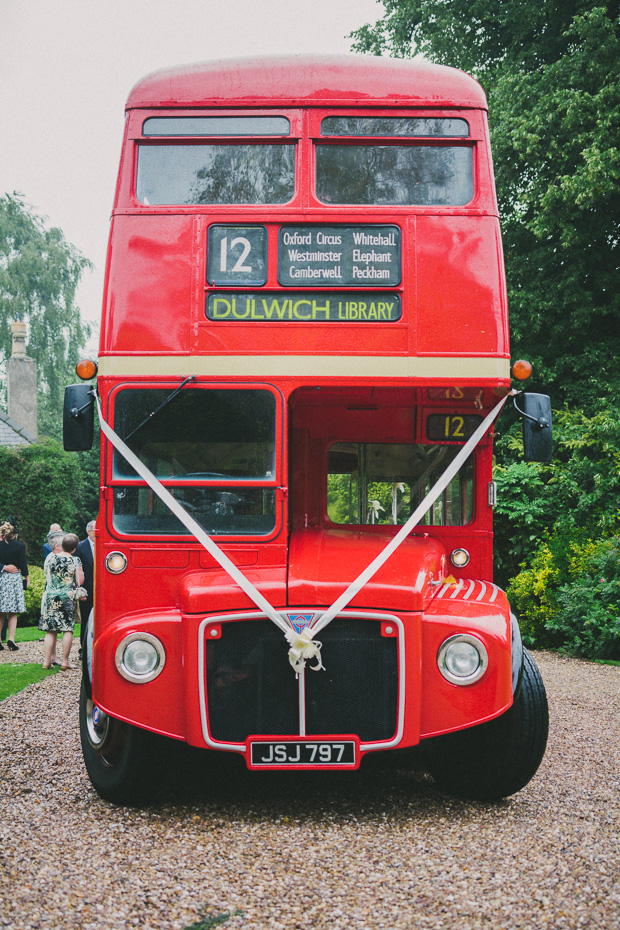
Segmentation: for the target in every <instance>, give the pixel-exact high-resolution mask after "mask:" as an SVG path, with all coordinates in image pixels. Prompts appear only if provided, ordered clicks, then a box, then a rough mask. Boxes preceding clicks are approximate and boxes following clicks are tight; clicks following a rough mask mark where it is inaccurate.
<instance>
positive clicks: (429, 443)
mask: <svg viewBox="0 0 620 930" xmlns="http://www.w3.org/2000/svg"><path fill="white" fill-rule="evenodd" d="M509 365H510V362H509V347H508V319H507V308H506V294H505V281H504V269H503V259H502V246H501V237H500V225H499V217H498V211H497V203H496V197H495V190H494V181H493V170H492V163H491V152H490V147H489V134H488V124H487V104H486V99H485V95H484V93H483V91H482V89H481V88H480V86H479V85H478V84H477V83H476V82H475V81H474V80H473V79H472V78H471V77H469V76H468V75H466V74H463V73H462V72H459V71H456V70H454V69H451V68H446V67H441V66H437V65H432V64H429V63H428V62H421V61H413V62H406V61H392V60H385V59H379V58H357V57H353V56H351V57H343V58H337V57H324V58H306V57H293V58H258V59H254V60H247V59H244V60H238V61H235V60H231V61H219V62H211V63H206V64H200V65H194V66H191V67H187V68H178V69H171V70H166V71H162V72H157V73H155V74H153V75H151V76H149V77H147V78H145V79H144V80H143V81H141V82H140V83H139V84H137V86H136V87H135V88H134V89H133V90H132V92H131V94H130V96H129V100H128V103H127V117H126V129H125V137H124V141H123V149H122V157H121V164H120V173H119V178H118V185H117V190H116V197H115V202H114V209H113V214H112V223H111V233H110V244H109V254H108V262H107V270H106V284H105V293H104V301H103V318H102V327H101V344H100V352H99V361H98V366H99V367H98V379H97V388H96V394H97V397H96V398H95V396H94V395H95V391H94V390H93V388H92V385H89V384H82V385H75V386H71V387H70V388H69V389H68V393H67V399H66V404H65V424H66V434H65V442H66V447H67V448H71V449H79V448H84V447H86V446H87V445H88V443H89V442H90V439H89V437H88V434H89V431H91V430H92V411H93V403H94V401H95V399H96V401H97V403H98V404H100V408H99V411H100V419H101V426H102V429H103V431H104V436H103V437H102V454H101V505H100V512H99V517H98V520H97V529H96V591H95V607H94V612H93V614H91V617H90V619H89V635H88V637H87V641H86V648H85V650H84V656H85V662H84V676H83V686H82V695H81V707H80V722H81V734H82V747H83V752H84V758H85V763H86V767H87V769H88V772H89V775H90V778H91V780H92V782H93V784H94V786H95V788H96V789H97V791H98V792H99V793H100V794H101V795H102V796H103V797H104V798H107V799H110V800H112V801H127V800H139V798H140V797H141V796H142V794H143V792H144V791H145V790H146V788H147V787H148V785H149V783H150V782H152V781H153V779H156V778H157V771H158V760H159V757H160V756H161V753H162V749H161V746H162V743H161V740H160V739H156V738H155V737H154V734H159V735H160V736H162V735H163V736H165V737H169V738H170V739H172V740H180V741H184V742H186V743H188V744H190V745H191V746H194V747H202V748H204V749H210V750H220V751H222V752H228V753H235V754H238V755H241V756H243V757H244V759H245V761H246V764H247V766H248V767H249V768H251V769H257V770H271V769H282V768H284V769H300V770H301V769H351V770H354V769H357V768H358V766H359V765H360V763H361V762H362V760H363V758H364V756H365V755H366V754H367V753H373V752H378V751H388V750H390V749H396V748H405V747H415V746H418V745H420V744H423V745H424V746H425V747H426V749H427V752H426V753H425V758H427V760H428V762H427V764H428V767H429V769H430V771H431V773H432V775H433V776H434V777H435V779H436V780H437V781H438V783H439V784H440V785H441V786H442V787H443V788H445V789H448V790H450V791H453V792H455V793H458V794H462V795H465V796H469V797H475V798H486V799H491V798H498V797H503V796H505V795H508V794H511V793H513V792H515V791H517V790H519V789H520V788H521V787H522V786H523V785H525V784H526V783H527V782H528V781H529V779H530V778H531V777H532V776H533V774H534V773H535V771H536V769H537V767H538V765H539V763H540V760H541V758H542V755H543V752H544V748H545V743H546V736H547V708H546V699H545V694H544V688H543V685H542V682H541V680H540V676H539V674H538V672H537V669H536V667H535V665H534V663H533V662H532V660H531V658H530V657H529V655H528V654H527V653H526V652H525V651H524V650H523V648H522V645H521V638H520V635H519V629H518V624H517V622H516V620H515V618H514V616H512V615H511V611H510V607H509V604H508V602H507V599H506V596H505V594H504V592H503V591H501V590H500V589H499V588H498V587H497V586H496V585H495V584H494V583H493V578H492V554H493V528H492V511H493V503H494V485H493V481H492V470H491V466H492V432H493V422H494V420H495V418H496V417H497V415H498V414H499V412H500V410H501V407H502V404H503V403H504V402H505V400H506V398H507V396H508V394H509V392H510V391H511V380H510V368H509ZM92 370H94V367H93V368H92V369H91V371H92ZM85 373H86V374H88V371H86V372H85ZM547 401H548V399H546V398H544V397H543V396H542V395H534V394H522V395H521V400H519V409H520V410H521V411H523V412H524V417H525V418H524V436H525V440H526V447H527V448H526V454H527V455H528V456H529V457H530V458H536V457H539V458H545V457H547V455H548V454H549V437H550V433H551V430H550V414H549V410H548V402H547Z"/></svg>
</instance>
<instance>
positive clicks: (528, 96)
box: [353, 0, 620, 410]
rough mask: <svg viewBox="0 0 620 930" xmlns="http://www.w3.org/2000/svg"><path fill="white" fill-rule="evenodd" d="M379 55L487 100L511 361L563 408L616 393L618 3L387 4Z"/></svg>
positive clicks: (365, 36) (377, 40)
mask: <svg viewBox="0 0 620 930" xmlns="http://www.w3.org/2000/svg"><path fill="white" fill-rule="evenodd" d="M383 5H384V7H385V11H386V12H385V16H384V17H383V19H381V20H379V22H378V23H377V24H376V25H374V26H364V27H362V28H361V29H360V30H358V31H357V32H356V33H354V34H353V36H354V38H355V42H354V48H355V50H357V51H364V52H371V53H372V54H385V53H391V54H393V55H395V56H397V57H408V56H410V55H412V54H413V53H414V52H416V53H422V54H424V55H425V56H426V57H428V58H429V59H431V60H434V61H437V62H439V63H442V64H447V65H453V66H456V67H460V68H463V69H464V70H466V71H468V72H470V73H472V74H473V75H474V76H475V77H477V78H478V79H479V80H480V81H481V83H482V84H483V86H484V87H485V89H486V91H487V96H488V100H489V115H490V124H491V133H492V143H493V151H494V161H495V166H496V176H497V188H498V196H499V201H500V211H501V215H502V220H503V234H504V246H505V254H506V270H507V278H508V292H509V301H510V309H511V329H512V338H513V346H512V348H513V356H514V357H519V356H522V357H526V358H529V359H530V360H531V361H532V362H533V363H534V365H535V369H536V372H537V384H538V386H539V388H542V387H543V386H544V389H546V390H548V391H549V392H550V393H551V394H552V396H553V399H554V402H555V403H556V404H562V403H563V402H564V401H567V402H569V403H577V404H578V405H579V406H580V407H582V408H586V409H589V410H594V409H596V408H597V407H598V404H599V401H600V400H601V398H605V397H607V398H611V397H612V395H614V394H615V392H616V391H617V389H618V387H619V386H620V377H619V375H618V373H617V371H616V366H615V358H616V357H617V355H618V353H619V352H620V328H619V327H618V325H617V319H618V314H619V311H620V294H619V293H618V288H617V287H616V286H615V283H614V282H615V278H616V275H617V269H618V248H619V242H620V237H619V232H620V230H619V228H618V223H619V218H620V192H619V187H618V180H619V176H620V154H619V152H618V136H619V130H620V79H619V76H618V67H617V63H618V60H619V58H620V28H619V26H620V24H619V20H618V7H619V4H618V2H617V0H615V2H611V3H602V2H601V3H599V4H597V5H596V6H595V5H593V3H592V2H591V0H590V2H588V0H538V2H529V0H502V2H500V0H451V2H450V3H445V0H384V3H383ZM534 389H536V388H534Z"/></svg>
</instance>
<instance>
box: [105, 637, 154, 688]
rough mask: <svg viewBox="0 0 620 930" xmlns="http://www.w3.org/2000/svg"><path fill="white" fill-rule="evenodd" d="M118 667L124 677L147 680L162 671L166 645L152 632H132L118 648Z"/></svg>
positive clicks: (130, 679)
mask: <svg viewBox="0 0 620 930" xmlns="http://www.w3.org/2000/svg"><path fill="white" fill-rule="evenodd" d="M115 658H116V667H117V669H118V671H119V672H120V674H121V675H122V676H123V678H126V679H127V680H128V681H133V682H139V683H143V682H147V681H152V680H153V679H154V678H157V676H158V675H159V673H160V672H161V671H162V669H163V667H164V664H165V661H166V653H165V651H164V647H163V646H162V644H161V643H160V641H159V640H158V639H157V637H155V636H152V635H151V634H150V633H130V634H129V636H126V637H125V638H124V639H123V640H122V641H121V642H120V644H119V646H118V648H117V650H116V657H115Z"/></svg>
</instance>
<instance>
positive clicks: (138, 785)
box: [80, 683, 159, 804]
mask: <svg viewBox="0 0 620 930" xmlns="http://www.w3.org/2000/svg"><path fill="white" fill-rule="evenodd" d="M80 740H81V743H82V754H83V756H84V764H85V765H86V771H87V772H88V775H89V778H90V780H91V782H92V783H93V787H94V788H95V790H96V791H97V793H98V794H99V795H101V797H102V798H103V799H104V800H106V801H111V802H112V803H113V804H140V803H144V802H146V801H148V800H150V798H151V794H152V789H153V787H154V771H155V769H156V768H157V758H158V755H159V754H158V751H157V750H158V740H157V737H155V736H154V735H153V734H152V733H149V732H147V731H146V730H140V729H139V728H138V727H134V726H131V725H130V724H128V723H124V722H123V721H121V720H116V718H114V717H109V716H108V715H107V714H104V713H102V712H101V711H99V709H98V708H97V707H96V706H95V704H93V701H92V699H91V698H90V697H89V696H88V694H87V690H86V688H85V687H84V684H83V683H82V688H81V691H80Z"/></svg>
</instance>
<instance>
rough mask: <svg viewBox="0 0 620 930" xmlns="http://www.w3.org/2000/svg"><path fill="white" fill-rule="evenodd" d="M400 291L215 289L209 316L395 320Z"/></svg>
mask: <svg viewBox="0 0 620 930" xmlns="http://www.w3.org/2000/svg"><path fill="white" fill-rule="evenodd" d="M401 312H402V311H401V302H400V296H399V295H398V294H391V293H389V292H388V293H385V294H384V293H379V292H376V293H373V294H372V295H370V294H368V293H361V294H360V293H347V292H343V293H337V294H317V293H316V291H314V292H312V291H295V292H293V291H286V292H282V291H253V292H251V293H244V292H240V293H235V292H232V291H219V292H218V291H214V292H212V293H211V294H209V295H208V296H207V305H206V316H207V319H208V320H214V321H217V320H219V321H222V322H224V321H225V322H239V321H243V320H245V321H246V322H247V321H250V322H254V323H256V322H271V323H280V322H283V323H395V322H396V321H397V320H400V317H401Z"/></svg>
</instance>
